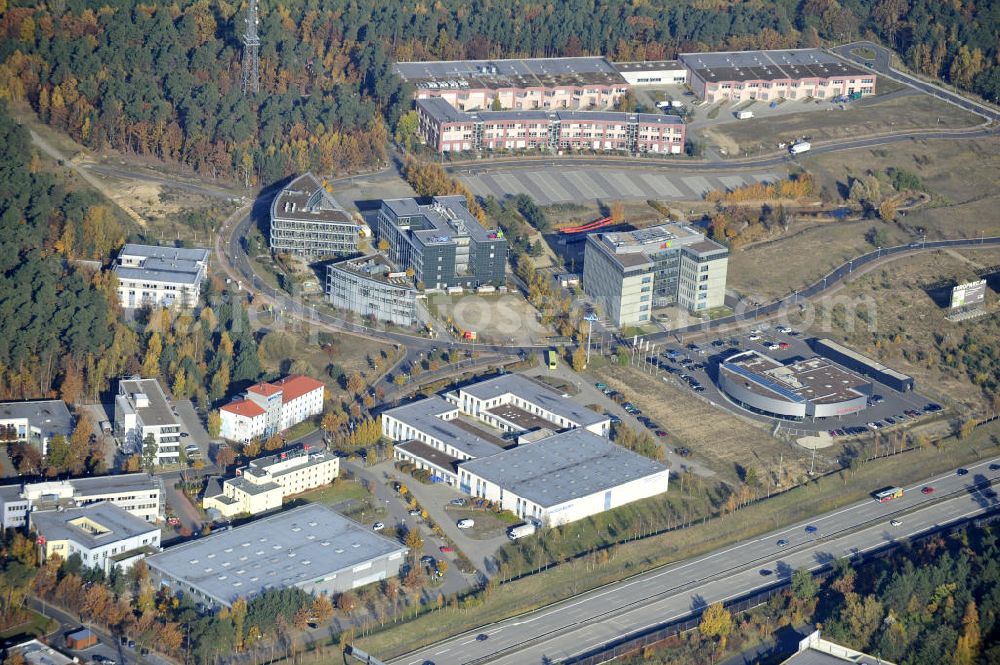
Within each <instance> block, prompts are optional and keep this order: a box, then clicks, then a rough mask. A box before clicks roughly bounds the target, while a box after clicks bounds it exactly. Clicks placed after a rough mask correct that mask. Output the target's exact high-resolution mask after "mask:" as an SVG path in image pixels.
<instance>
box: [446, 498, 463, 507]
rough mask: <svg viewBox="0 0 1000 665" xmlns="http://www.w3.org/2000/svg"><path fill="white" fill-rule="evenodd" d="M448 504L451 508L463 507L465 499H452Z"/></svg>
mask: <svg viewBox="0 0 1000 665" xmlns="http://www.w3.org/2000/svg"><path fill="white" fill-rule="evenodd" d="M448 503H449V504H450V505H452V506H464V505H465V499H452V500H451V501H449V502H448Z"/></svg>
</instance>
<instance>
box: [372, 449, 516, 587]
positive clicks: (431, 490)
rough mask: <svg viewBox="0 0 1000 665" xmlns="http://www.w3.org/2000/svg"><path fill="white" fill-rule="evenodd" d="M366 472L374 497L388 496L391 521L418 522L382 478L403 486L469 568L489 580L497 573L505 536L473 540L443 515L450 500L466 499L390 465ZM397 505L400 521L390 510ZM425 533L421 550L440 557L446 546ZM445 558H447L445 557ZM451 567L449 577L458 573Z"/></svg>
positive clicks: (455, 492) (452, 565)
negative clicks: (371, 479) (373, 481)
mask: <svg viewBox="0 0 1000 665" xmlns="http://www.w3.org/2000/svg"><path fill="white" fill-rule="evenodd" d="M365 472H368V473H370V474H373V475H375V476H376V494H377V495H378V496H379V498H383V494H385V495H387V497H386V498H389V499H390V502H389V506H390V514H392V515H393V518H394V519H402V520H403V521H404V522H405V523H406V524H407V525H410V524H415V523H416V522H417V518H415V517H410V516H409V515H407V514H406V510H405V504H403V502H402V500H401V499H400V498H399V496H398V495H397V494H396V493H395V492H393V491H392V481H391V480H389V479H388V478H386V477H385V476H386V475H388V476H395V477H396V479H397V480H398V481H399V482H401V483H403V484H404V485H406V487H407V488H408V489H409V490H410V492H412V493H413V496H414V497H416V499H417V501H418V502H419V503H420V506H421V507H422V508H423V509H424V510H426V511H427V514H428V515H429V516H430V517H431V519H433V520H434V522H436V523H437V524H438V525H439V526H440V527H441V530H442V531H444V533H445V535H447V536H448V538H450V539H451V541H452V542H453V543H455V545H457V546H458V548H459V549H460V550H461V551H462V552H463V553H464V554H465V556H467V557H468V558H469V560H470V561H471V562H472V564H473V565H474V566H475V567H476V568H477V569H478V570H479V571H480V572H481V573H482V574H484V575H486V576H490V575H493V574H494V573H496V563H495V560H494V555H495V554H496V551H497V549H499V548H500V546H501V545H503V544H504V543H506V542H508V540H507V537H506V536H505V535H504V534H500V535H499V536H497V537H495V538H490V539H488V540H476V539H474V538H470V537H469V536H468V535H466V533H465V532H464V531H462V530H461V529H459V528H458V527H457V526H456V525H455V520H454V519H452V517H451V516H450V515H449V514H448V513H447V512H446V511H445V509H444V507H445V506H446V505H447V504H448V502H449V501H451V500H452V499H458V498H464V499H468V498H469V497H468V496H467V495H465V494H462V493H461V492H459V491H458V490H456V489H455V488H453V487H449V486H448V485H445V484H443V483H438V484H434V485H425V484H423V483H421V482H420V481H418V480H416V479H415V478H411V477H410V476H408V475H406V474H403V473H400V472H399V471H397V470H396V468H395V467H394V466H393V464H392V462H382V463H380V464H376V465H375V466H372V467H368V468H367V469H365ZM394 505H398V507H399V511H400V513H402V515H401V517H396V515H398V513H395V512H394V510H393V506H394ZM422 529H423V533H424V537H425V538H424V550H425V552H426V553H427V554H429V555H430V556H433V557H435V558H438V557H441V556H442V554H441V552H440V551H439V550H438V548H439V547H440V546H441V545H445V544H447V543H446V542H445V541H443V540H441V539H439V538H434V537H432V536H429V530H427V529H426V527H422ZM445 556H446V555H445ZM450 564H451V567H450V568H449V576H450V574H451V573H450V571H451V570H457V566H455V565H454V559H452V560H451V562H450ZM473 581H474V580H473V579H472V578H471V577H469V578H467V579H465V583H466V585H467V586H468V585H471V584H472V583H473Z"/></svg>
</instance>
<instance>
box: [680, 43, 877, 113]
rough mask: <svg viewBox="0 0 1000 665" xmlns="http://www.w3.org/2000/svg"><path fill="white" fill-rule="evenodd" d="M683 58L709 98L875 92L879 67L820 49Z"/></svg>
mask: <svg viewBox="0 0 1000 665" xmlns="http://www.w3.org/2000/svg"><path fill="white" fill-rule="evenodd" d="M679 58H680V61H681V62H682V63H683V64H684V67H685V68H686V69H687V71H688V80H687V83H688V85H689V86H690V87H691V90H692V91H693V92H694V94H695V95H697V96H698V97H700V98H701V99H704V100H705V101H706V102H718V101H723V100H730V101H745V100H750V99H759V100H762V101H773V100H775V99H782V98H783V99H805V98H807V97H814V98H816V99H822V100H829V99H833V98H834V97H838V96H842V95H852V94H856V93H860V94H861V95H862V96H866V95H872V94H875V78H876V77H875V72H873V71H871V70H868V69H865V68H863V67H859V66H857V65H853V64H850V63H847V62H845V61H843V60H840V59H839V58H836V57H834V56H832V55H830V54H828V53H826V52H824V51H822V50H820V49H786V50H780V51H721V52H713V53H682V54H681V55H680V56H679Z"/></svg>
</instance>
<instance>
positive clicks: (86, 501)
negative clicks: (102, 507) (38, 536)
mask: <svg viewBox="0 0 1000 665" xmlns="http://www.w3.org/2000/svg"><path fill="white" fill-rule="evenodd" d="M102 501H107V502H110V503H113V504H115V505H116V506H118V507H119V508H122V509H124V510H125V511H127V512H128V513H130V514H131V515H134V516H136V517H139V518H141V519H143V520H145V521H147V522H156V521H158V520H161V519H163V516H164V515H163V488H162V484H161V482H160V479H159V478H157V477H155V476H151V475H150V474H148V473H126V474H122V475H117V476H93V477H89V478H72V479H70V480H51V481H46V482H41V483H26V484H24V485H20V484H18V485H4V486H0V529H16V528H21V527H24V526H26V525H27V523H28V522H27V520H28V513H30V512H31V511H32V510H51V509H54V508H60V507H61V508H81V507H83V506H88V505H90V504H94V503H100V502H102Z"/></svg>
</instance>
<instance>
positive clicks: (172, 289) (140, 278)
mask: <svg viewBox="0 0 1000 665" xmlns="http://www.w3.org/2000/svg"><path fill="white" fill-rule="evenodd" d="M208 255H209V252H208V250H207V249H183V248H179V247H158V246H156V245H135V244H132V243H129V244H127V245H125V247H123V248H122V251H121V253H119V255H118V263H117V264H116V265H115V269H114V270H115V274H116V275H117V276H118V299H119V301H120V302H121V305H122V307H124V308H126V309H133V308H136V307H146V306H149V307H194V306H195V305H197V304H198V299H199V297H200V296H201V285H202V283H204V281H205V277H206V276H207V275H208Z"/></svg>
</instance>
